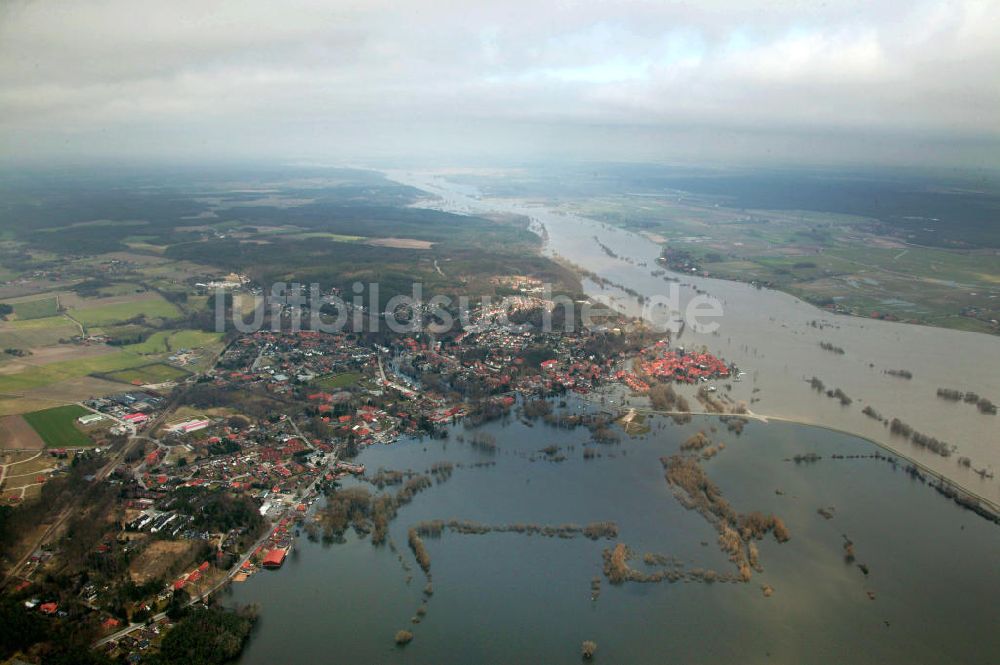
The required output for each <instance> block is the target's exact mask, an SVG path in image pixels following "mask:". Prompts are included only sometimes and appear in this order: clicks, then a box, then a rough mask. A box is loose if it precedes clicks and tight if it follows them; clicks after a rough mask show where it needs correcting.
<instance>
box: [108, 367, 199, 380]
mask: <svg viewBox="0 0 1000 665" xmlns="http://www.w3.org/2000/svg"><path fill="white" fill-rule="evenodd" d="M185 376H188V372H185V371H184V370H182V369H178V368H177V367H173V366H171V365H167V364H165V363H152V364H149V365H140V366H138V367H129V368H127V369H122V370H118V371H116V372H108V373H106V374H104V378H108V379H112V380H114V381H122V382H123V383H133V384H135V383H138V384H147V383H163V382H165V381H174V380H176V379H181V378H184V377H185Z"/></svg>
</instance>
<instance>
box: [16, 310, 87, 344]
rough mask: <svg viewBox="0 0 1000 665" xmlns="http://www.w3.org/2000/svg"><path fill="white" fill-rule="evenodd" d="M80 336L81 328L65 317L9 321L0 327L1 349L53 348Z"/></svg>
mask: <svg viewBox="0 0 1000 665" xmlns="http://www.w3.org/2000/svg"><path fill="white" fill-rule="evenodd" d="M79 334H80V328H79V327H78V326H77V325H76V324H75V323H73V322H72V321H70V320H69V319H67V318H66V317H64V316H48V317H45V318H42V319H27V320H18V321H8V322H6V323H3V324H2V325H0V347H2V348H8V347H16V348H21V349H26V348H31V347H38V346H51V345H53V344H58V343H59V340H60V339H69V338H71V337H74V336H76V335H79Z"/></svg>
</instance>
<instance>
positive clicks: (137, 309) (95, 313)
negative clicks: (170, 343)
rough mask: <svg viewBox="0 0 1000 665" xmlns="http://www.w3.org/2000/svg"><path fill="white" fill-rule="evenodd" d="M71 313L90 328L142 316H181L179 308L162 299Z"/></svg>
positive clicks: (137, 301)
mask: <svg viewBox="0 0 1000 665" xmlns="http://www.w3.org/2000/svg"><path fill="white" fill-rule="evenodd" d="M70 313H71V314H72V316H73V318H74V319H76V320H77V321H79V322H80V323H82V324H83V325H85V326H88V327H92V326H106V325H110V324H113V323H119V322H121V321H128V320H130V319H133V318H135V317H137V316H140V315H143V316H145V317H146V318H161V319H172V318H176V317H178V316H180V314H181V313H180V311H179V310H178V309H177V307H175V306H174V305H172V304H171V303H169V302H167V301H166V300H163V299H162V298H147V299H144V300H136V301H134V302H123V303H116V304H113V305H98V306H96V307H86V308H81V309H74V310H73V311H72V312H70Z"/></svg>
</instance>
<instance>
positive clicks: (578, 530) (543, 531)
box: [413, 520, 618, 540]
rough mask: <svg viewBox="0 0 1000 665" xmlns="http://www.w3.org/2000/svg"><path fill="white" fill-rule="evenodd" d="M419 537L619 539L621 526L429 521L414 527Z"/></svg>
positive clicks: (592, 523)
mask: <svg viewBox="0 0 1000 665" xmlns="http://www.w3.org/2000/svg"><path fill="white" fill-rule="evenodd" d="M413 528H414V529H415V530H416V532H417V535H419V536H423V537H426V538H440V537H441V535H442V534H443V533H444V532H445V531H446V530H447V531H452V532H454V533H459V534H463V535H482V534H486V533H518V534H523V535H527V536H534V535H539V536H545V537H547V538H576V537H577V536H583V537H585V538H589V539H590V540H600V539H601V538H606V539H609V540H610V539H612V538H617V537H618V525H617V524H615V523H614V522H591V523H589V524H587V525H585V526H579V525H577V524H561V525H559V526H551V525H545V524H524V523H515V524H482V523H480V522H473V521H469V520H449V521H447V522H446V521H444V520H430V521H423V522H418V523H417V524H415V525H414V527H413Z"/></svg>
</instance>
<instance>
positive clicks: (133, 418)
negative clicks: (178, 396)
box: [80, 391, 164, 435]
mask: <svg viewBox="0 0 1000 665" xmlns="http://www.w3.org/2000/svg"><path fill="white" fill-rule="evenodd" d="M84 404H85V405H86V406H88V407H90V408H91V409H94V410H95V411H98V412H100V413H101V414H104V415H105V416H108V417H110V418H111V419H112V420H114V421H115V422H116V424H115V426H114V427H112V428H111V430H110V432H111V434H116V435H121V434H135V433H136V432H138V431H139V430H141V429H142V428H143V427H144V426H145V425H146V423H148V422H149V421H150V420H152V419H153V418H155V417H156V414H157V412H158V411H159V410H160V409H162V407H163V404H164V398H163V397H162V396H160V395H158V394H154V393H152V392H148V391H133V392H127V393H119V394H117V395H110V396H108V397H96V398H94V399H91V400H88V401H86V402H84ZM96 415H97V414H88V415H85V416H81V417H80V421H81V423H82V424H86V422H85V421H84V419H91V418H92V416H96Z"/></svg>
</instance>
